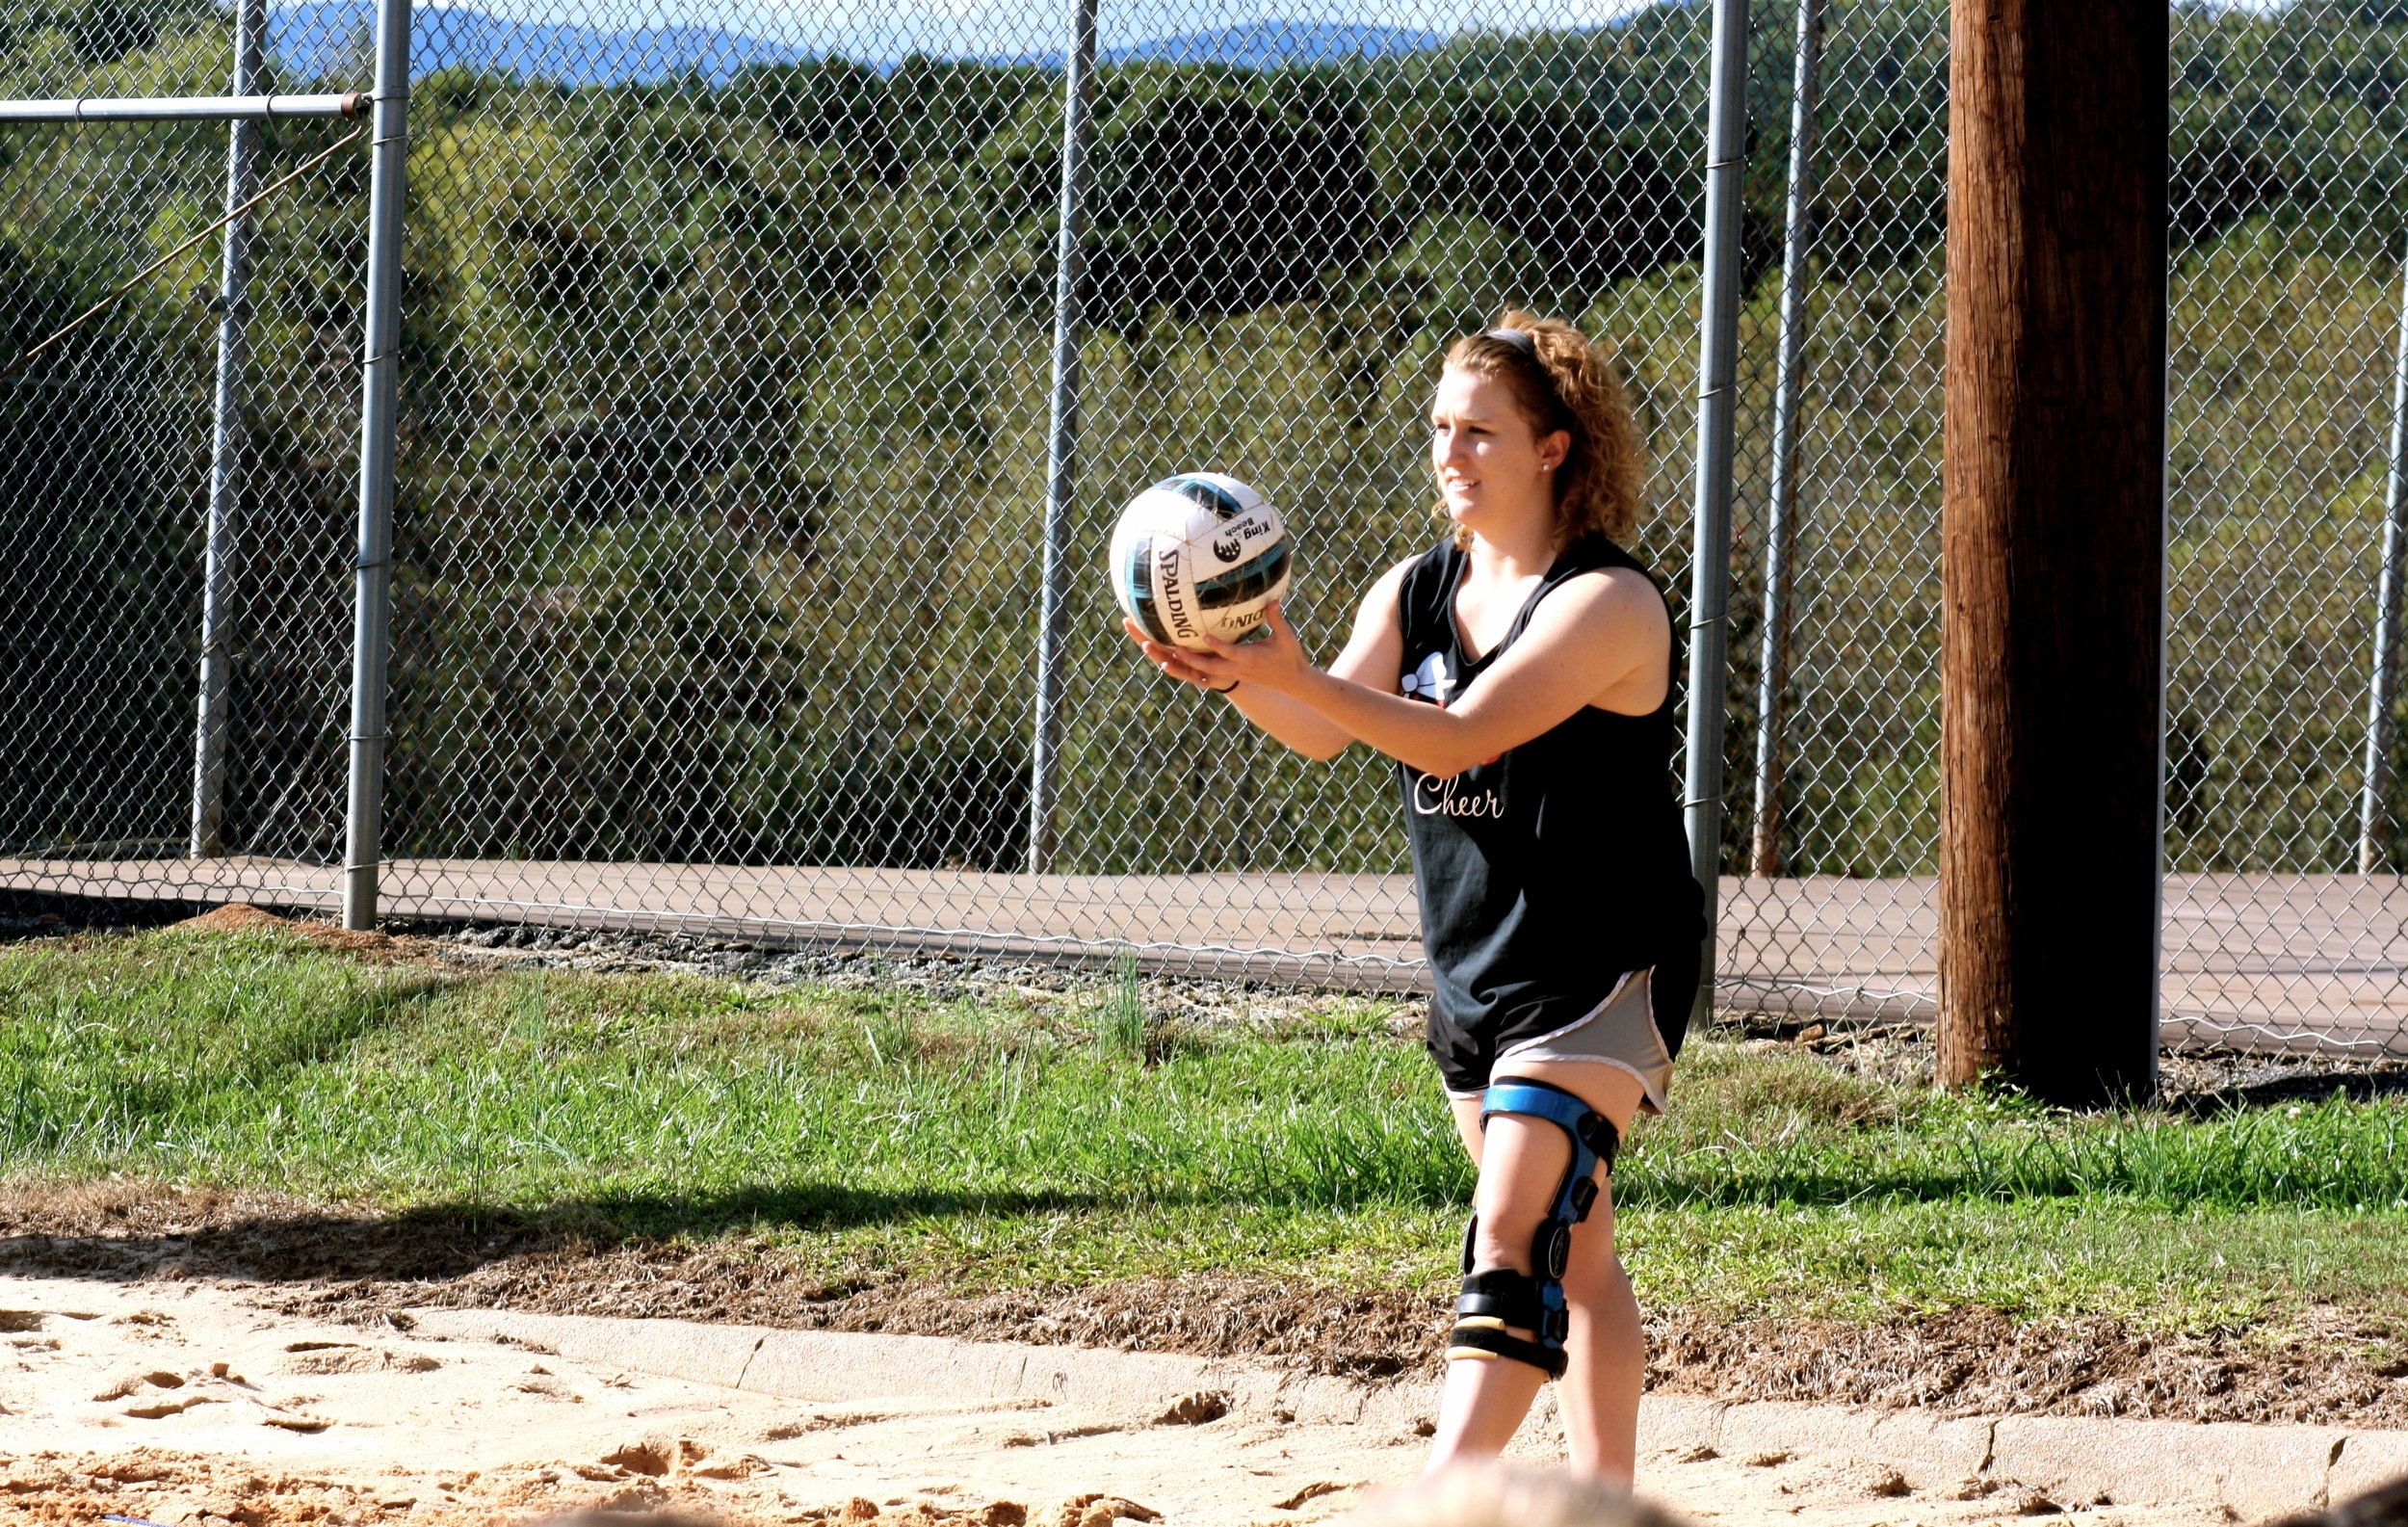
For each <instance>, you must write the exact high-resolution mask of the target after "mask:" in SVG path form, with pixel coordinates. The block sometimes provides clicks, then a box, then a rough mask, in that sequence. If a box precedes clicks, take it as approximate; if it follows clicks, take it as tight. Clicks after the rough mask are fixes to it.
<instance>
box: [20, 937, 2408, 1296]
mask: <svg viewBox="0 0 2408 1527" xmlns="http://www.w3.org/2000/svg"><path fill="white" fill-rule="evenodd" d="M1388 1015H1389V1014H1388V1013H1387V1012H1386V1010H1384V1009H1382V1008H1380V1007H1378V1006H1377V1005H1374V1004H1368V1003H1364V1002H1359V1001H1349V1000H1345V999H1337V998H1333V999H1331V1000H1330V1001H1329V1003H1327V1004H1326V1005H1325V1006H1324V1007H1322V1008H1321V1009H1319V1010H1316V1011H1311V1012H1307V1013H1304V1014H1301V1015H1297V1014H1286V1015H1283V1016H1279V1017H1277V1018H1275V1019H1273V1018H1269V1017H1266V1018H1265V1020H1264V1021H1261V1022H1255V1023H1247V1024H1236V1025H1230V1026H1226V1027H1219V1028H1212V1029H1200V1028H1193V1027H1180V1026H1176V1025H1165V1024H1163V1023H1160V1022H1158V1021H1155V1020H1154V1019H1152V1018H1151V1017H1149V1015H1148V1014H1146V1013H1145V1012H1144V1010H1143V1008H1142V1005H1141V1003H1140V1001H1139V987H1138V985H1137V983H1136V981H1135V978H1134V970H1133V969H1125V968H1124V969H1122V970H1119V971H1117V972H1116V973H1115V978H1114V979H1112V980H1111V981H1109V982H1108V983H1106V984H1104V985H1103V986H1102V987H1100V988H1098V989H1097V990H1096V991H1095V992H1093V993H1091V994H1088V995H1085V996H1080V997H1076V998H1072V999H1070V1000H1069V1001H1068V1002H1066V1003H1065V1004H1062V1005H1060V1006H1058V1007H1056V1008H1054V1009H1052V1010H1050V1011H1046V1010H1039V1009H1037V1008H1035V1007H1032V1006H1028V1005H986V1006H978V1005H973V1004H970V1003H966V1002H965V1003H956V1004H950V1005H947V1004H935V1003H930V1002H928V1001H925V1000H920V999H916V998H912V997H908V996H905V995H901V994H897V993H894V992H862V991H836V990H829V989H810V988H804V989H784V988H771V987H757V986H745V985H740V984H736V983H731V982H725V981H716V980H705V979H699V978H687V977H677V976H661V975H644V976H603V975H586V974H576V973H566V972H560V971H551V972H543V971H519V972H510V973H483V972H471V971H462V970H457V969H438V968H433V967H426V966H416V965H408V964H388V965H369V964H362V963H357V962H354V961H351V960H348V959H346V958H343V957H340V956H335V955H330V954H327V953H325V952H323V951H320V950H318V949H315V948H313V947H311V946H310V945H308V944H306V943H304V942H302V941H301V940H299V939H296V938H292V937H288V936H285V935H275V934H263V935H245V936H239V937H222V936H215V937H212V936H200V935H186V934H176V933H160V934H150V935H138V936H111V937H95V938H90V939H85V940H80V941H76V942H73V943H66V944H55V943H54V944H42V945H27V946H20V947H17V948H15V949H13V950H8V951H5V952H0V1173H5V1174H7V1175H8V1176H11V1177H14V1178H17V1179H20V1180H23V1179H43V1180H55V1179H61V1178H67V1179H73V1178H81V1177H90V1176H95V1175H103V1174H120V1175H124V1176H129V1177H138V1178H147V1179H156V1180H161V1181H166V1182H173V1183H186V1184H204V1183H205V1184H210V1185H221V1186H240V1187H253V1188H264V1189H273V1190H278V1191H283V1192H288V1193H293V1194H297V1195H301V1196H306V1197H311V1198H331V1199H341V1200H346V1201H353V1202H359V1201H364V1202H368V1203H372V1204H377V1205H382V1206H387V1207H393V1208H401V1207H406V1206H444V1207H451V1208H464V1209H467V1210H470V1211H473V1212H497V1213H498V1212H505V1211H507V1212H510V1213H514V1214H522V1215H537V1216H551V1217H556V1218H559V1219H561V1220H563V1221H564V1222H567V1223H570V1224H587V1225H590V1226H593V1227H595V1228H597V1229H604V1230H608V1231H611V1232H614V1233H635V1234H653V1235H683V1236H690V1237H694V1238H708V1237H713V1236H718V1235H722V1234H730V1233H737V1234H743V1235H746V1236H749V1237H756V1238H760V1239H763V1240H766V1241H767V1242H769V1243H771V1244H772V1245H776V1246H779V1247H782V1248H784V1249H786V1250H787V1251H789V1252H790V1253H792V1254H797V1255H800V1256H802V1257H804V1258H806V1259H807V1260H810V1261H812V1262H815V1263H824V1265H826V1266H827V1267H828V1269H829V1270H830V1271H831V1272H834V1271H858V1270H861V1269H864V1268H885V1267H909V1268H911V1269H913V1270H915V1271H917V1272H921V1273H924V1274H928V1275H933V1276H938V1277H944V1278H946V1279H948V1280H950V1281H952V1282H954V1283H955V1284H958V1285H961V1286H965V1287H993V1286H1007V1285H1027V1284H1034V1283H1059V1282H1064V1281H1076V1280H1084V1279H1094V1278H1105V1277H1127V1276H1135V1275H1141V1274H1175V1273H1179V1272H1184V1271H1191V1270H1196V1269H1201V1268H1217V1269H1233V1270H1239V1271H1252V1272H1260V1273H1267V1274H1276V1275H1283V1276H1297V1277H1305V1278H1310V1279H1314V1280H1319V1281H1326V1282H1337V1283H1347V1284H1356V1285H1364V1284H1378V1285H1391V1286H1394V1285H1410V1286H1434V1285H1437V1284H1440V1283H1443V1282H1444V1281H1445V1279H1447V1278H1448V1277H1450V1276H1451V1269H1450V1262H1451V1259H1452V1257H1453V1247H1454V1244H1455V1237H1456V1234H1457V1232H1458V1227H1459V1224H1460V1222H1461V1216H1462V1214H1463V1212H1464V1203H1465V1200H1466V1198H1467V1195H1468V1192H1469V1189H1470V1186H1471V1174H1470V1172H1469V1169H1468V1167H1467V1166H1466V1164H1465V1163H1464V1161H1463V1160H1462V1158H1461V1155H1460V1152H1459V1150H1458V1147H1457V1146H1456V1145H1455V1142H1454V1140H1453V1131H1452V1129H1451V1127H1450V1125H1449V1121H1448V1119H1447V1115H1446V1112H1445V1108H1444V1105H1443V1100H1442V1098H1441V1096H1440V1093H1439V1090H1438V1086H1437V1082H1436V1078H1435V1076H1434V1074H1433V1072H1432V1071H1431V1068H1430V1066H1429V1065H1428V1063H1427V1061H1426V1059H1425V1058H1424V1057H1423V1056H1422V1055H1421V1053H1420V1050H1419V1047H1418V1045H1416V1044H1414V1043H1412V1042H1410V1041H1407V1040H1399V1039H1398V1038H1396V1037H1395V1036H1394V1035H1393V1034H1392V1033H1391V1030H1390V1027H1389V1025H1388V1023H1387V1021H1386V1019H1387V1017H1388ZM1675 1101H1676V1107H1675V1110H1674V1112H1673V1114H1672V1116H1671V1117H1670V1118H1668V1119H1662V1120H1655V1121H1651V1122H1649V1123H1647V1124H1645V1125H1643V1126H1642V1127H1641V1128H1640V1129H1639V1130H1638V1131H1637V1132H1636V1140H1635V1142H1634V1145H1633V1147H1632V1149H1631V1151H1630V1153H1629V1155H1628V1156H1627V1157H1626V1159H1625V1162H1624V1164H1623V1167H1622V1169H1621V1172H1620V1173H1619V1176H1618V1179H1617V1182H1616V1191H1617V1194H1618V1196H1619V1198H1620V1201H1621V1203H1622V1205H1623V1233H1624V1240H1625V1243H1626V1246H1627V1247H1628V1249H1629V1252H1630V1258H1631V1262H1632V1265H1633V1272H1634V1276H1635V1277H1636V1279H1637V1281H1638V1283H1639V1285H1640V1290H1641V1295H1642V1298H1644V1299H1646V1300H1647V1301H1649V1302H1650V1303H1653V1304H1656V1305H1659V1306H1669V1305H1681V1306H1688V1307H1693V1308H1705V1309H1713V1310H1719V1311H1727V1312H1729V1313H1732V1314H1734V1315H1741V1314H1763V1313H1793V1314H1826V1315H1836V1316H1842V1317H1846V1318H1855V1319H1877V1318H1882V1317H1884V1316H1887V1315H1891V1314H1896V1313H1898V1312H1900V1311H1910V1310H1921V1309H1932V1308H1941V1307H1947V1306H1950V1305H1955V1304H1961V1303H1986V1304H1992V1305H1996V1306H1998V1307H2001V1308H2002V1309H2005V1310H2008V1311H2010V1312H2015V1313H2024V1314H2082V1313H2108V1314H2115V1315H2120V1316H2125V1317H2128V1318H2132V1319H2134V1320H2137V1321H2140V1322H2143V1323H2145V1324H2149V1325H2153V1326H2170V1327H2178V1328H2186V1329H2188V1328H2208V1327H2222V1326H2228V1325H2231V1324H2233V1323H2235V1322H2238V1321H2242V1320H2246V1319H2265V1318H2268V1317H2276V1318H2279V1316H2280V1315H2281V1313H2282V1312H2283V1311H2285V1310H2287V1309H2295V1308H2298V1307H2300V1306H2302V1305H2304V1304H2307V1303H2340V1304H2345V1305H2351V1306H2358V1307H2365V1308H2369V1309H2375V1308H2381V1309H2385V1310H2390V1309H2393V1308H2395V1306H2397V1305H2399V1304H2400V1303H2401V1300H2402V1296H2401V1295H2400V1293H2399V1292H2398V1291H2399V1290H2401V1289H2402V1288H2404V1287H2408V1105H2403V1103H2402V1102H2401V1101H2399V1100H2383V1101H2375V1102H2349V1101H2340V1100H2337V1101H2329V1102H2324V1103H2318V1104H2314V1105H2310V1106H2303V1107H2277V1108H2268V1109H2258V1110H2247V1111H2243V1110H2234V1111H2229V1112H2226V1113H2223V1114H2220V1115H2217V1116H2214V1117H2210V1118H2204V1119H2194V1118H2188V1117H2185V1116H2182V1115H2178V1114H2173V1113H2167V1112H2156V1111H2134V1112H2127V1113H2121V1114H2111V1115H2084V1116H2077V1115H2068V1114H2062V1113H2056V1112H2052V1111H2049V1110H2045V1109H2042V1108H2039V1107H2037V1106H2035V1105H2033V1104H2031V1103H2029V1102H2028V1101H2027V1100H2024V1099H2022V1098H2020V1097H2016V1096H2013V1095H2009V1094H2004V1093H1997V1092H1990V1093H1973V1094H1965V1095H1952V1094H1944V1093H1929V1092H1925V1091H1923V1090H1921V1089H1917V1088H1911V1087H1901V1086H1898V1085H1894V1084H1888V1083H1883V1082H1880V1081H1877V1080H1874V1079H1871V1078H1870V1077H1866V1076H1862V1075H1858V1074H1855V1073H1852V1072H1850V1071H1847V1070H1845V1069H1843V1068H1840V1067H1837V1066H1833V1065H1832V1064H1831V1063H1829V1062H1827V1061H1824V1060H1821V1059H1819V1058H1815V1057H1812V1056H1807V1055H1802V1054H1795V1053H1789V1052H1781V1053H1774V1054H1756V1053H1750V1052H1747V1051H1744V1050H1742V1049H1741V1047H1739V1046H1737V1045H1734V1044H1730V1043H1723V1042H1714V1041H1704V1042H1700V1043H1697V1044H1696V1045H1694V1046H1693V1047H1692V1048H1691V1049H1690V1051H1689V1052H1688V1054H1687V1055H1686V1056H1685V1058H1684V1065H1683V1070H1682V1075H1681V1078H1680V1081H1679V1084H1678V1088H1677V1091H1676V1098H1675Z"/></svg>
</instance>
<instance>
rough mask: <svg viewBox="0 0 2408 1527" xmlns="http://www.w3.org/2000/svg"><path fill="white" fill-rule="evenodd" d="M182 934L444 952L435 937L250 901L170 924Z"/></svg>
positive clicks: (370, 951) (349, 950) (394, 952)
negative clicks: (340, 923)
mask: <svg viewBox="0 0 2408 1527" xmlns="http://www.w3.org/2000/svg"><path fill="white" fill-rule="evenodd" d="M168 926H169V927H170V929H171V930H173V931H176V932H179V933H192V934H255V933H280V934H289V935H292V936H294V937H296V938H300V939H303V940H305V941H307V942H309V943H311V944H314V945H316V946H317V947H318V948H320V949H325V950H328V951H331V952H333V953H336V954H345V955H372V956H373V955H383V956H402V957H406V958H410V959H416V960H431V959H433V958H435V957H436V956H437V955H438V954H440V953H441V948H440V946H438V945H437V944H436V943H435V942H434V941H433V940H432V939H426V938H413V937H408V936H403V937H398V938H397V937H395V936H394V935H391V934H382V933H378V932H376V931H374V930H373V929H369V930H353V929H349V928H337V927H335V926H334V925H333V924H332V923H323V922H316V921H313V920H311V919H308V918H292V917H279V916H277V915H276V914H275V913H274V912H272V911H269V910H268V909H267V908H264V907H254V906H252V905H251V904H250V903H249V902H228V903H226V904H225V905H224V906H223V907H215V908H210V909H209V910H208V911H205V912H203V913H201V914H200V915H199V916H197V917H187V918H185V919H184V920H183V921H182V922H180V923H170V924H169V925H168Z"/></svg>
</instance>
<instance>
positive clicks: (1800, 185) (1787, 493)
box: [1751, 0, 1822, 875]
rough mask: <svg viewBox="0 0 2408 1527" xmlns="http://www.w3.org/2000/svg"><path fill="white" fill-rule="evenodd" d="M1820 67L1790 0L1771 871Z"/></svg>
mask: <svg viewBox="0 0 2408 1527" xmlns="http://www.w3.org/2000/svg"><path fill="white" fill-rule="evenodd" d="M1821 72H1822V6H1821V3H1820V0H1797V74H1796V84H1795V87H1794V88H1793V91H1792V92H1791V96H1790V204H1789V208H1788V212H1787V215H1786V217H1785V219H1784V228H1783V233H1782V244H1781V344H1780V351H1779V354H1778V355H1777V356H1776V358H1775V360H1774V363H1773V365H1774V369H1773V382H1772V486H1771V491H1770V492H1769V493H1768V494H1767V497H1766V504H1765V629H1764V661H1763V663H1762V665H1761V666H1760V668H1759V671H1758V675H1757V681H1756V810H1755V844H1754V848H1755V853H1754V854H1753V855H1752V856H1751V858H1752V860H1753V867H1754V869H1755V872H1756V873H1757V874H1759V875H1778V874H1780V873H1781V769H1782V749H1783V741H1782V736H1781V724H1782V721H1783V719H1784V718H1783V716H1782V711H1781V706H1782V695H1781V692H1782V690H1783V689H1784V688H1785V687H1786V686H1787V685H1788V683H1789V674H1790V575H1791V570H1792V563H1793V556H1792V552H1791V545H1790V543H1791V541H1792V540H1793V539H1794V538H1795V528H1794V526H1793V524H1792V521H1793V519H1794V517H1795V514H1794V509H1793V500H1794V498H1795V496H1796V492H1797V406H1798V395H1799V394H1800V393H1801V392H1803V391H1804V390H1805V389H1804V384H1803V382H1801V381H1800V379H1799V376H1798V372H1799V369H1800V362H1801V361H1802V360H1803V359H1804V358H1805V351H1806V279H1807V276H1806V262H1807V256H1808V253H1809V245H1810V243H1811V241H1812V239H1813V236H1814V226H1813V224H1814V199H1815V93H1816V87H1817V85H1818V84H1819V76H1820V74H1821Z"/></svg>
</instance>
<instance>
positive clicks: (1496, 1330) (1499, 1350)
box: [1447, 1081, 1621, 1379]
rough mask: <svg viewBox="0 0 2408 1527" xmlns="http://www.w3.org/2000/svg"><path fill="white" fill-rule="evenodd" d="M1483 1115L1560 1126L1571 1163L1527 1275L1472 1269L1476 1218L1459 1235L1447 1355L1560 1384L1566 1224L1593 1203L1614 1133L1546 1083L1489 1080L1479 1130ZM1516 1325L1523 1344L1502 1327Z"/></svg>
mask: <svg viewBox="0 0 2408 1527" xmlns="http://www.w3.org/2000/svg"><path fill="white" fill-rule="evenodd" d="M1491 1114H1521V1115H1526V1116H1528V1117H1531V1118H1533V1119H1546V1120H1547V1121H1548V1122H1549V1123H1551V1124H1554V1125H1555V1126H1556V1127H1557V1128H1558V1129H1561V1130H1562V1131H1563V1132H1564V1134H1565V1135H1566V1136H1567V1137H1569V1139H1570V1140H1571V1142H1572V1159H1571V1160H1570V1161H1569V1162H1567V1163H1566V1164H1565V1165H1564V1170H1563V1178H1562V1180H1561V1181H1560V1182H1558V1183H1557V1185H1556V1195H1555V1198H1554V1200H1553V1201H1552V1202H1551V1203H1550V1204H1549V1205H1548V1209H1547V1217H1546V1218H1545V1219H1543V1220H1541V1221H1540V1222H1539V1224H1538V1233H1537V1234H1536V1235H1535V1236H1533V1237H1532V1238H1531V1270H1532V1271H1531V1274H1522V1273H1516V1272H1514V1271H1512V1270H1511V1269H1510V1268H1502V1267H1500V1268H1491V1269H1490V1270H1489V1271H1487V1272H1485V1273H1475V1272H1473V1271H1472V1242H1473V1239H1474V1236H1475V1235H1476V1234H1477V1233H1478V1230H1479V1216H1477V1215H1475V1216H1474V1217H1473V1219H1472V1223H1471V1224H1468V1225H1466V1226H1464V1231H1463V1274H1464V1277H1463V1297H1462V1298H1460V1299H1458V1300H1456V1301H1455V1305H1454V1308H1455V1315H1456V1317H1457V1318H1456V1322H1455V1328H1454V1331H1453V1334H1452V1335H1451V1336H1449V1337H1448V1340H1447V1356H1449V1357H1451V1358H1452V1357H1457V1356H1462V1357H1481V1358H1486V1357H1506V1358H1510V1359H1511V1360H1513V1361H1515V1362H1526V1363H1529V1364H1530V1365H1531V1367H1533V1368H1537V1369H1539V1370H1541V1371H1542V1372H1544V1373H1545V1374H1546V1375H1547V1377H1548V1378H1550V1379H1560V1378H1561V1377H1563V1370H1564V1367H1565V1362H1566V1359H1565V1357H1564V1354H1563V1338H1564V1336H1565V1334H1566V1332H1567V1331H1568V1330H1569V1328H1570V1325H1571V1314H1570V1311H1569V1310H1568V1309H1567V1308H1566V1306H1565V1304H1564V1299H1563V1273H1564V1269H1565V1267H1566V1266H1567V1265H1568V1264H1569V1262H1570V1260H1571V1255H1572V1226H1574V1225H1576V1224H1580V1223H1581V1222H1582V1221H1584V1220H1585V1219H1587V1218H1588V1211H1589V1210H1590V1209H1591V1208H1593V1207H1595V1206H1596V1202H1597V1192H1598V1189H1597V1176H1596V1172H1597V1167H1598V1164H1599V1163H1601V1162H1602V1163H1603V1164H1604V1165H1605V1168H1606V1171H1607V1172H1608V1173H1609V1174H1610V1173H1611V1172H1612V1171H1613V1157H1614V1151H1615V1149H1616V1147H1617V1146H1619V1145H1620V1144H1621V1136H1620V1134H1619V1132H1618V1131H1616V1130H1615V1129H1614V1127H1613V1121H1612V1120H1611V1119H1608V1118H1606V1116H1605V1115H1603V1114H1600V1113H1598V1112H1597V1111H1596V1110H1595V1109H1593V1108H1591V1107H1589V1106H1588V1104H1586V1103H1585V1102H1583V1101H1582V1100H1581V1099H1580V1098H1579V1097H1578V1096H1577V1095H1575V1094H1574V1093H1568V1092H1566V1091H1564V1090H1563V1089H1562V1088H1560V1087H1557V1086H1554V1085H1552V1084H1550V1083H1547V1082H1531V1081H1506V1082H1492V1083H1490V1084H1489V1087H1488V1094H1487V1096H1486V1098H1485V1099H1484V1100H1483V1101H1482V1103H1481V1105H1480V1111H1479V1118H1480V1126H1481V1128H1483V1129H1485V1128H1486V1127H1487V1124H1488V1116H1489V1115H1491ZM1507 1326H1519V1327H1521V1328H1523V1329H1524V1330H1530V1331H1532V1332H1534V1333H1535V1334H1536V1336H1537V1339H1536V1340H1535V1341H1525V1340H1523V1339H1522V1338H1521V1337H1519V1336H1514V1335H1510V1334H1507V1333H1506V1331H1505V1327H1507Z"/></svg>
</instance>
